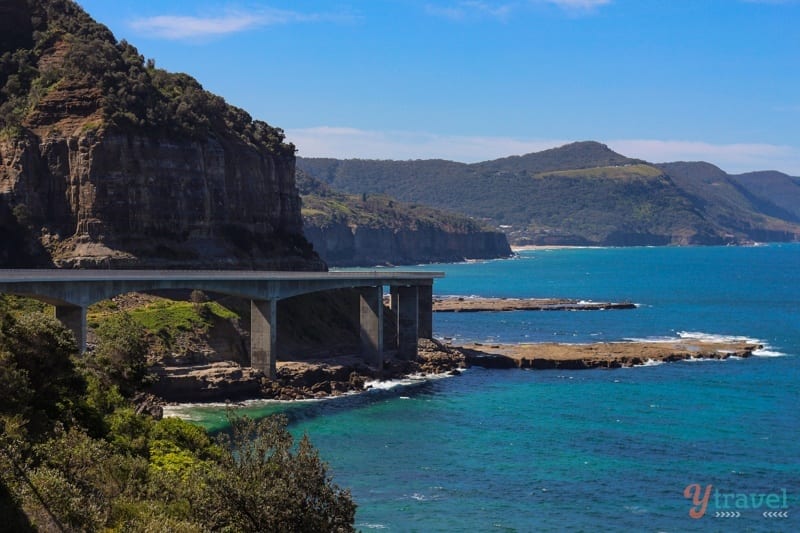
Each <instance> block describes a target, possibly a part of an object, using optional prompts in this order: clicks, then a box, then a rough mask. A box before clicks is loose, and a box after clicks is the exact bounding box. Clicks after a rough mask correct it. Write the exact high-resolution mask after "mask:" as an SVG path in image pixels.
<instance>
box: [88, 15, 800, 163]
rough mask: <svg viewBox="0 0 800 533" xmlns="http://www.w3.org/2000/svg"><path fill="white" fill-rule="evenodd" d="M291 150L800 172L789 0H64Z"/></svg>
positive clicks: (798, 69)
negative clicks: (596, 146) (603, 153)
mask: <svg viewBox="0 0 800 533" xmlns="http://www.w3.org/2000/svg"><path fill="white" fill-rule="evenodd" d="M78 1H79V3H80V4H81V5H82V6H83V7H84V9H86V11H88V12H89V13H90V14H91V15H92V16H93V17H94V18H95V19H97V20H98V21H100V22H102V23H104V24H106V25H107V26H109V27H110V28H111V30H112V31H113V32H114V33H115V35H116V36H117V38H118V39H127V40H128V41H130V42H131V43H133V44H134V45H136V46H137V47H138V48H139V51H140V52H141V53H142V54H143V55H144V56H145V57H147V58H153V59H155V60H156V64H157V65H158V66H160V67H162V68H165V69H167V70H170V71H177V72H186V73H188V74H190V75H192V76H194V77H195V78H197V79H198V80H199V81H200V83H202V84H203V86H204V87H205V88H206V89H208V90H210V91H212V92H215V93H217V94H219V95H221V96H223V97H224V98H225V99H226V100H227V101H228V102H230V103H232V104H234V105H237V106H239V107H242V108H244V109H246V110H247V111H248V112H249V113H250V114H251V115H253V117H255V118H259V119H262V120H265V121H267V122H269V123H270V124H272V125H274V126H278V127H281V128H283V129H284V130H285V131H286V133H287V137H288V139H289V140H290V141H292V142H294V143H295V144H296V145H297V147H298V149H299V155H302V156H309V157H310V156H330V157H341V158H345V157H362V158H383V159H417V158H421V159H422V158H444V159H453V160H458V161H465V162H472V161H480V160H486V159H492V158H496V157H502V156H507V155H513V154H522V153H527V152H532V151H538V150H541V149H544V148H549V147H553V146H557V145H560V144H564V143H566V142H571V141H577V140H597V141H601V142H605V143H607V144H608V145H609V146H610V147H611V148H613V149H615V150H617V151H619V152H621V153H624V154H625V155H629V156H633V157H641V158H644V159H647V160H650V161H654V162H662V161H676V160H707V161H710V162H712V163H715V164H717V165H719V166H720V167H722V168H723V169H725V170H727V171H729V172H744V171H748V170H757V169H759V170H761V169H775V170H781V171H783V172H787V173H789V174H792V175H796V176H800V125H799V124H798V123H800V0H350V1H348V0H341V1H339V0H333V1H317V0H310V1H294V2H292V1H285V0H274V1H272V0H258V1H246V0H243V1H239V0H233V1H230V2H227V1H224V0H223V1H214V2H212V1H207V0H191V1H189V0H159V1H155V0H138V1H133V0H114V1H113V2H110V1H108V0H78Z"/></svg>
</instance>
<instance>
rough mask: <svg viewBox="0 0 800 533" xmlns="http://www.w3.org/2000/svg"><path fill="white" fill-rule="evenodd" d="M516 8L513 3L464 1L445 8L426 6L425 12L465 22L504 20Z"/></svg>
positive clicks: (433, 5)
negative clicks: (476, 19)
mask: <svg viewBox="0 0 800 533" xmlns="http://www.w3.org/2000/svg"><path fill="white" fill-rule="evenodd" d="M515 7H516V4H514V3H490V2H483V1H472V0H464V1H462V2H457V3H455V4H450V5H447V6H439V5H435V4H427V5H426V6H425V12H426V13H428V14H429V15H435V16H439V17H443V18H447V19H450V20H466V19H473V18H487V17H489V18H495V19H500V20H504V19H506V18H507V17H508V16H509V15H510V14H511V12H512V11H513V10H514V8H515Z"/></svg>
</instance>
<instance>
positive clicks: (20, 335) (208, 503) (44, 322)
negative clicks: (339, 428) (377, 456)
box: [0, 298, 355, 532]
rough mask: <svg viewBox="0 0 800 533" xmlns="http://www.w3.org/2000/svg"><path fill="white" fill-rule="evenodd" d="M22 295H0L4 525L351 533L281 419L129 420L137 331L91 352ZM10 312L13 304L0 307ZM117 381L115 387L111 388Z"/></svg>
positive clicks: (348, 510) (305, 446) (344, 494)
mask: <svg viewBox="0 0 800 533" xmlns="http://www.w3.org/2000/svg"><path fill="white" fill-rule="evenodd" d="M22 305H23V303H22V302H18V301H15V300H14V299H10V300H9V299H7V298H4V299H3V300H2V301H0V519H2V520H3V523H2V527H3V528H9V529H10V530H14V531H33V530H42V531H58V530H60V531H179V532H180V531H186V532H189V531H191V532H195V531H237V532H238V531H351V530H352V529H353V527H352V524H353V520H354V514H355V505H354V503H353V502H352V500H351V498H350V494H349V492H348V491H345V490H342V489H340V488H339V487H337V486H336V485H334V484H333V483H332V481H331V479H330V476H329V475H328V473H327V470H326V466H325V464H324V463H323V462H322V461H321V460H320V458H319V456H318V454H317V452H316V450H315V449H314V448H313V447H312V446H311V444H310V443H309V442H308V439H307V438H303V439H302V440H301V441H300V442H299V443H295V442H294V439H293V438H292V436H291V434H290V433H289V432H288V431H287V429H286V420H285V419H283V418H269V419H265V420H260V421H253V420H249V419H239V418H236V417H235V416H233V415H230V420H231V425H232V432H231V435H222V436H220V437H218V438H216V439H212V438H211V437H210V436H209V435H208V434H206V432H205V431H204V430H203V429H202V428H199V427H197V426H194V425H192V424H190V423H188V422H184V421H181V420H178V419H174V418H166V419H162V420H154V419H153V418H149V417H146V416H142V415H137V414H136V413H135V412H134V411H133V408H132V406H131V405H130V403H129V401H128V400H126V398H125V396H126V395H129V394H130V393H132V392H133V388H134V384H136V383H141V373H140V369H141V364H140V363H141V357H142V347H141V345H140V337H139V338H138V339H137V335H139V334H140V333H141V331H140V326H138V325H137V324H136V322H135V321H134V320H131V319H129V318H125V317H124V315H122V317H121V318H118V319H117V320H115V321H114V322H110V323H109V324H108V325H107V326H106V327H105V328H100V331H99V332H98V333H99V337H100V343H99V345H98V350H97V351H96V353H95V354H94V355H93V356H84V357H81V358H78V357H77V353H76V345H75V341H74V338H73V337H72V335H71V333H70V332H69V331H68V330H66V329H65V328H64V327H63V326H62V325H61V324H60V323H59V322H57V321H56V320H55V319H54V318H52V317H51V316H48V315H47V314H44V313H41V312H38V311H36V310H30V309H27V310H25V312H20V308H21V306H22ZM9 311H11V312H9ZM120 386H124V387H127V389H123V388H120Z"/></svg>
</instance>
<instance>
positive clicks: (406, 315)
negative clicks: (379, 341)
mask: <svg viewBox="0 0 800 533" xmlns="http://www.w3.org/2000/svg"><path fill="white" fill-rule="evenodd" d="M397 299H398V302H397V303H398V306H397V355H398V356H399V357H401V358H402V359H409V360H411V359H416V358H417V339H418V338H419V295H418V293H417V287H416V286H412V287H397ZM392 301H394V298H392Z"/></svg>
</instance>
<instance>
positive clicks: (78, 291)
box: [0, 269, 444, 377]
mask: <svg viewBox="0 0 800 533" xmlns="http://www.w3.org/2000/svg"><path fill="white" fill-rule="evenodd" d="M441 277H444V274H443V273H441V272H397V271H386V272H382V271H364V272H270V271H249V270H248V271H232V270H221V271H210V270H56V269H49V270H25V269H14V270H0V293H6V294H14V295H18V296H27V297H31V298H35V299H37V300H40V301H42V302H45V303H48V304H50V305H53V306H54V307H55V310H56V318H58V319H59V320H60V321H61V322H62V323H64V325H65V326H67V327H68V328H69V329H70V330H72V332H73V333H74V335H75V339H76V341H77V343H78V347H79V348H80V350H81V351H84V350H85V349H86V310H87V308H88V307H89V306H90V305H91V304H93V303H96V302H99V301H101V300H106V299H109V298H113V297H114V296H118V295H120V294H126V293H129V292H158V291H164V290H174V289H189V290H195V289H196V290H201V291H204V292H215V293H221V294H225V295H229V296H235V297H239V298H243V299H249V300H250V310H251V313H250V314H251V318H250V366H252V367H253V368H256V369H258V370H261V371H263V372H264V373H265V374H266V375H268V376H270V377H274V376H275V362H276V358H277V352H276V332H277V321H278V318H279V317H278V313H277V302H278V300H281V299H285V298H291V297H293V296H299V295H301V294H309V293H314V292H320V291H329V290H334V289H346V288H352V289H357V290H358V291H359V294H360V298H359V301H360V304H359V305H360V334H361V348H362V351H363V354H364V356H365V358H367V360H368V361H369V362H370V363H371V364H373V365H375V366H377V367H378V368H380V367H381V366H382V364H383V352H384V349H387V350H388V349H393V350H396V351H397V354H398V355H399V356H400V357H404V358H408V359H411V358H414V357H416V354H417V340H418V339H420V338H431V337H432V335H433V324H432V308H433V280H434V279H435V278H441ZM385 286H388V287H389V292H390V294H391V309H392V310H393V311H395V313H396V314H397V323H396V326H397V346H391V347H390V346H384V339H383V337H384V335H383V292H384V287H385Z"/></svg>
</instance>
